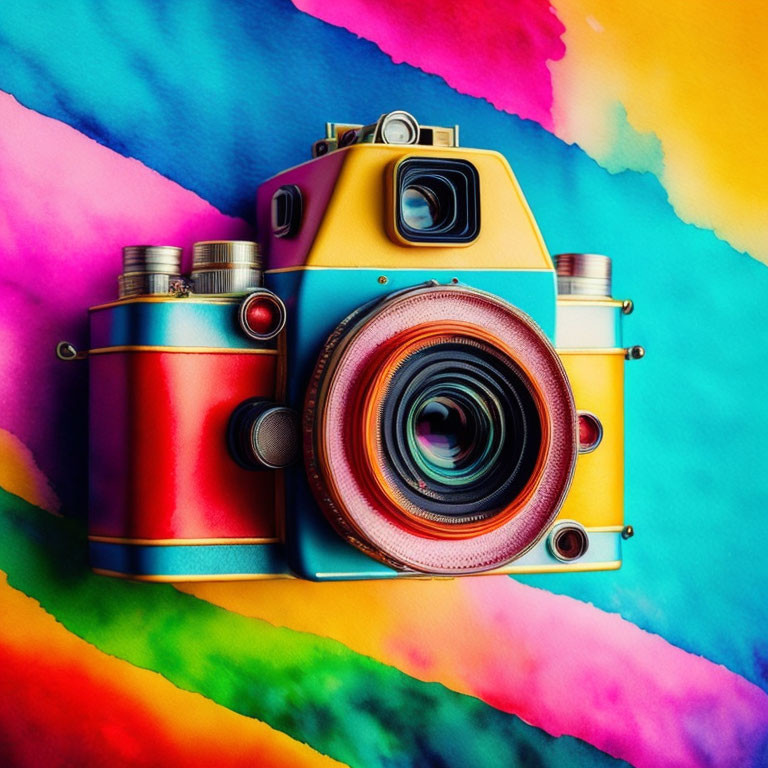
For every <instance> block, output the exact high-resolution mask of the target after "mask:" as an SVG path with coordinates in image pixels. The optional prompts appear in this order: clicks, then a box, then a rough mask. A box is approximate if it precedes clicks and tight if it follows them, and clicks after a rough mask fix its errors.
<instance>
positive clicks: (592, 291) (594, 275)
mask: <svg viewBox="0 0 768 768" xmlns="http://www.w3.org/2000/svg"><path fill="white" fill-rule="evenodd" d="M553 258H554V261H555V270H556V271H557V292H558V293H559V294H561V295H569V296H610V295H611V259H610V257H608V256H603V255H602V254H599V253H558V254H557V255H556V256H554V257H553Z"/></svg>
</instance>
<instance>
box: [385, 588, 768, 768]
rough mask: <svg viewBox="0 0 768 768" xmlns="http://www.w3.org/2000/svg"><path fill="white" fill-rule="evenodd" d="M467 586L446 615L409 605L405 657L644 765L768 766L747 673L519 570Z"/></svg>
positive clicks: (401, 635)
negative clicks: (541, 585)
mask: <svg viewBox="0 0 768 768" xmlns="http://www.w3.org/2000/svg"><path fill="white" fill-rule="evenodd" d="M460 590H461V600H454V601H451V602H452V605H451V606H450V608H451V610H449V611H441V610H439V611H438V612H437V616H436V615H435V612H434V611H433V610H430V609H427V612H428V614H429V616H428V619H427V618H424V620H422V618H419V614H420V613H423V612H420V611H419V610H414V611H413V613H411V611H408V612H406V616H408V618H402V624H400V622H398V626H397V633H396V636H390V637H389V639H388V642H387V652H388V654H387V655H389V654H392V656H393V657H394V659H393V661H394V663H395V664H397V666H400V667H401V668H403V669H404V670H405V671H406V672H408V673H410V674H413V675H416V676H417V677H419V678H421V679H424V680H435V679H437V680H440V681H442V682H447V684H448V685H449V686H450V687H452V688H456V689H458V690H462V691H464V692H466V693H470V694H473V695H475V696H477V697H479V698H481V699H482V700H483V701H486V702H487V703H488V704H490V705H492V706H494V707H497V708H498V709H501V710H503V711H505V712H511V713H514V714H516V715H518V716H520V717H521V718H523V719H524V720H526V721H527V722H529V723H531V724H533V725H535V726H538V727H539V728H542V729H544V730H546V731H548V732H549V733H551V734H553V735H555V736H560V735H563V734H569V735H572V736H577V737H579V738H581V739H583V740H584V741H587V742H589V743H591V744H593V745H595V746H596V747H597V748H599V749H601V750H603V751H605V752H607V753H609V754H611V755H614V756H615V757H619V758H622V759H624V760H628V761H629V762H631V763H632V764H633V765H636V766H649V767H650V766H654V767H655V766H660V765H665V766H666V765H674V766H710V765H718V766H743V765H765V764H766V763H765V762H764V761H765V759H766V758H767V757H768V695H766V693H765V692H763V691H762V690H761V689H760V688H758V687H757V686H755V685H753V684H752V683H750V682H748V681H747V680H745V679H744V678H742V677H741V676H739V675H737V674H735V673H733V672H731V671H729V670H728V669H726V668H725V667H723V666H720V665H718V664H714V663H712V662H710V661H708V660H706V659H704V658H702V657H700V656H696V655H694V654H691V653H687V652H685V651H683V650H681V649H680V648H677V647H675V646H673V645H671V644H670V643H668V642H667V641H666V640H664V639H663V638H661V637H658V636H657V635H653V634H650V633H649V632H645V631H644V630H642V629H640V628H638V627H637V626H635V625H634V624H632V623H630V622H628V621H625V620H624V619H622V618H621V617H620V616H618V615H614V614H610V613H605V612H604V611H601V610H598V609H597V608H595V607H594V606H592V605H588V604H586V603H582V602H579V601H577V600H574V599H572V598H569V597H564V596H560V595H554V594H551V593H549V592H545V591H542V590H539V589H534V588H531V587H528V586H525V585H523V584H519V583H518V582H516V581H514V580H513V579H509V578H506V577H475V578H468V579H464V580H462V581H461V582H460ZM411 608H415V607H414V606H411ZM401 616H402V614H401ZM438 617H439V618H438ZM458 617H460V619H459V618H458ZM446 637H450V642H446V641H445V640H446Z"/></svg>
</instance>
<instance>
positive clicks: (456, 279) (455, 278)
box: [451, 277, 459, 285]
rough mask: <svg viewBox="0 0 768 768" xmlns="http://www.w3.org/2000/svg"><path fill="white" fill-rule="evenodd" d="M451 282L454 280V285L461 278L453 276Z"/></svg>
mask: <svg viewBox="0 0 768 768" xmlns="http://www.w3.org/2000/svg"><path fill="white" fill-rule="evenodd" d="M451 282H452V283H453V284H454V285H456V284H457V283H458V282H459V278H458V277H452V278H451Z"/></svg>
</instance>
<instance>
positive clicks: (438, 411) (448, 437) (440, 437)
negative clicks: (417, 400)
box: [414, 397, 477, 469]
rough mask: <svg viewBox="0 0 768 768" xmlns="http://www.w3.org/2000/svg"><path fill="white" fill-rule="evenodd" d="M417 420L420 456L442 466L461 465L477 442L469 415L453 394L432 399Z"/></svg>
mask: <svg viewBox="0 0 768 768" xmlns="http://www.w3.org/2000/svg"><path fill="white" fill-rule="evenodd" d="M414 423H415V430H414V431H415V433H416V440H417V442H418V446H419V451H420V453H421V455H422V456H423V457H424V458H425V459H426V460H427V461H428V462H430V463H431V464H434V465H435V466H437V467H441V468H443V469H458V468H459V467H461V466H462V464H463V463H464V461H465V459H466V458H467V456H468V455H469V454H470V453H471V452H472V448H473V447H474V445H475V443H476V442H477V440H476V434H475V430H474V429H473V427H474V425H473V424H472V422H471V418H470V416H469V414H468V413H467V411H466V410H465V409H464V408H463V406H462V404H461V403H459V402H457V401H456V400H455V399H453V398H451V397H433V398H429V399H428V400H427V402H426V403H424V404H423V405H422V406H421V408H420V409H419V411H418V413H417V414H416V418H415V419H414Z"/></svg>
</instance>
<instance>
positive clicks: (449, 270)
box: [264, 264, 554, 282]
mask: <svg viewBox="0 0 768 768" xmlns="http://www.w3.org/2000/svg"><path fill="white" fill-rule="evenodd" d="M331 270H336V271H339V272H340V271H345V272H349V271H352V272H373V273H375V274H377V275H385V274H387V272H423V274H424V279H423V281H422V282H427V280H429V277H430V274H431V273H433V272H436V273H440V274H454V273H459V274H461V273H462V272H505V273H506V272H552V273H553V274H554V269H550V268H546V267H544V268H539V267H531V268H529V269H499V268H497V267H473V268H469V267H440V268H432V267H424V268H423V269H417V268H415V267H331V266H328V267H320V266H313V265H311V264H310V265H301V266H295V267H278V268H277V269H265V270H264V274H265V275H276V274H279V273H281V272H311V271H325V272H330V271H331Z"/></svg>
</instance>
